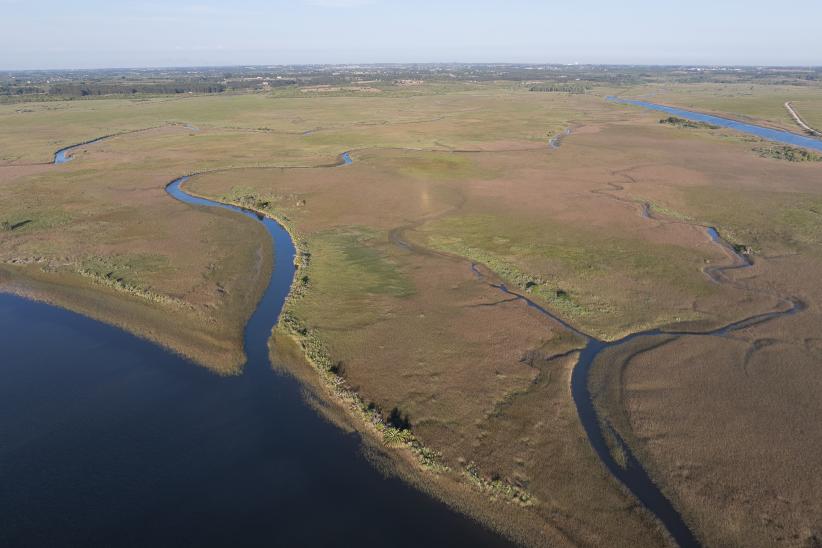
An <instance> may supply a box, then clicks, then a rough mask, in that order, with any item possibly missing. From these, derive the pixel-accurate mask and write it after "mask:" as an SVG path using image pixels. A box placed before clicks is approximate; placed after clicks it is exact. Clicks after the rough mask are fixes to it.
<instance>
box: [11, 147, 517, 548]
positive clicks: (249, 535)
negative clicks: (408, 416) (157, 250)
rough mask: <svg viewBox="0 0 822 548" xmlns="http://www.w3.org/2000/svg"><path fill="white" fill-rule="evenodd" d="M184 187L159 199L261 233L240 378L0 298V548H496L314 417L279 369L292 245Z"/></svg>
mask: <svg viewBox="0 0 822 548" xmlns="http://www.w3.org/2000/svg"><path fill="white" fill-rule="evenodd" d="M71 148H73V147H69V148H67V149H64V150H62V151H61V153H62V154H59V153H58V157H56V158H55V160H59V161H66V159H67V158H70V156H67V153H69V154H70V151H71ZM341 159H342V162H341V165H346V164H348V163H350V162H351V158H350V156H348V155H347V154H346V155H344V156H342V158H341ZM186 180H187V177H183V178H180V179H176V180H175V181H173V182H172V183H170V184H169V185H168V186H167V191H168V193H169V194H170V195H171V196H173V197H174V198H176V199H178V200H180V201H182V202H185V203H186V204H189V205H191V206H193V207H203V208H222V209H227V210H230V211H233V212H235V213H237V214H239V215H243V216H245V217H248V218H249V219H251V220H252V221H253V222H259V223H262V224H263V226H264V227H265V229H266V231H267V232H268V234H269V235H270V237H271V244H272V246H273V249H274V252H275V253H274V257H275V265H274V269H273V272H272V274H271V279H270V281H269V284H268V287H267V288H266V290H265V292H264V294H263V296H262V298H261V300H260V302H259V304H258V306H257V308H256V310H255V311H254V313H253V315H252V316H251V318H250V320H249V321H248V323H247V325H246V328H245V333H244V347H245V352H246V356H247V359H248V361H247V363H246V365H245V367H244V370H243V373H242V374H241V375H237V376H231V377H222V376H219V375H215V374H213V373H211V372H210V371H208V370H206V369H204V368H202V367H200V366H197V365H195V364H193V363H191V362H189V361H187V360H185V359H184V358H181V357H180V356H178V355H176V354H174V353H172V352H170V351H168V350H166V349H164V348H161V347H159V346H157V345H155V344H153V343H150V342H148V341H145V340H143V339H140V338H137V337H135V336H133V335H131V334H129V333H127V332H125V331H122V330H120V329H118V328H115V327H112V326H110V325H106V324H104V323H101V322H98V321H95V320H92V319H90V318H88V317H84V316H81V315H79V314H76V313H73V312H69V311H67V310H63V309H60V308H57V307H54V306H50V305H47V304H43V303H38V302H32V301H29V300H26V299H23V298H20V297H16V296H13V295H7V294H0V347H2V348H3V360H2V363H0V484H2V486H3V487H2V496H0V516H2V518H0V546H83V545H108V546H180V545H186V546H237V545H239V546H306V545H310V546H350V545H355V544H359V545H369V546H388V545H391V546H408V547H417V546H424V545H447V546H507V545H508V544H509V543H508V542H507V541H506V540H505V539H503V538H501V537H499V536H498V535H497V534H495V533H492V532H490V531H489V530H487V529H486V528H485V527H483V526H481V525H480V524H478V523H477V522H475V521H474V520H472V519H470V518H468V517H466V516H464V515H462V514H460V513H457V512H456V511H454V510H452V509H450V508H449V507H448V506H446V505H445V504H443V503H441V502H439V501H437V500H435V499H433V498H431V497H430V496H428V495H426V494H424V493H422V492H420V491H418V490H417V489H415V488H413V487H411V486H409V485H408V484H406V483H405V482H403V481H402V480H400V479H398V478H396V477H393V476H386V475H384V474H383V473H381V472H380V471H379V470H378V468H376V467H375V466H374V464H373V463H372V462H369V460H368V459H367V458H366V457H365V455H364V454H363V447H364V446H363V442H362V439H361V437H360V435H359V434H357V433H349V432H345V431H343V430H341V429H340V428H338V427H337V426H335V425H333V424H331V423H330V422H328V421H326V420H324V419H323V418H322V417H321V416H320V415H319V414H318V413H317V412H316V411H315V409H313V408H312V407H311V405H309V404H308V403H307V402H306V400H305V399H304V397H303V388H302V387H301V385H300V383H299V382H298V381H297V380H295V379H293V378H292V377H290V376H288V375H285V374H281V373H279V372H277V370H275V369H274V368H273V367H272V363H271V362H270V358H269V352H268V339H269V336H270V334H271V330H272V327H273V326H274V324H275V323H276V322H277V318H278V316H279V314H280V310H281V309H282V306H283V303H284V300H285V297H286V295H287V294H288V291H289V289H290V286H291V281H292V278H293V276H294V271H295V268H294V254H295V249H294V246H293V244H292V242H291V239H290V237H289V235H288V233H287V232H286V230H285V229H284V228H283V227H281V226H280V225H278V224H277V223H276V222H275V221H273V220H271V219H268V218H260V217H259V216H257V215H256V214H255V213H252V212H250V211H246V210H243V209H241V208H238V207H235V206H231V205H226V204H222V203H218V202H214V201H211V200H206V199H202V198H197V197H194V196H191V195H189V194H187V193H186V192H185V190H184V184H185V182H186ZM44 334H46V337H47V341H48V344H43V339H44Z"/></svg>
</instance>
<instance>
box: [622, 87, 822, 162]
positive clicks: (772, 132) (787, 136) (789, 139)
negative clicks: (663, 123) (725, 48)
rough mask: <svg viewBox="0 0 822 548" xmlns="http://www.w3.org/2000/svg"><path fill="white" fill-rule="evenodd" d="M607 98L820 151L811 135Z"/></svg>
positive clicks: (820, 142)
mask: <svg viewBox="0 0 822 548" xmlns="http://www.w3.org/2000/svg"><path fill="white" fill-rule="evenodd" d="M607 99H608V100H609V101H613V102H615V103H621V104H624V105H634V106H638V107H643V108H647V109H651V110H657V111H659V112H665V113H667V114H672V115H674V116H679V117H680V118H685V119H686V120H691V121H694V122H704V123H706V124H713V125H715V126H719V127H724V128H728V129H733V130H736V131H739V132H742V133H748V134H749V135H756V136H757V137H762V138H763V139H766V140H768V141H774V142H777V143H783V144H786V145H793V146H798V147H804V148H809V149H813V150H817V151H820V152H822V140H820V139H814V138H813V137H806V136H804V135H799V134H796V133H791V132H790V131H784V130H781V129H773V128H768V127H763V126H757V125H754V124H746V123H745V122H739V121H737V120H731V119H730V118H723V117H721V116H713V115H711V114H703V113H701V112H694V111H692V110H685V109H682V108H676V107H668V106H665V105H660V104H657V103H649V102H648V101H640V100H637V99H622V98H621V97H613V96H610V97H608V98H607Z"/></svg>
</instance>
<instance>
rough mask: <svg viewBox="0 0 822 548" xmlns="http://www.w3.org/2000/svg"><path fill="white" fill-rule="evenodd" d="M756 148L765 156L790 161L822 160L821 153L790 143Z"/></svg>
mask: <svg viewBox="0 0 822 548" xmlns="http://www.w3.org/2000/svg"><path fill="white" fill-rule="evenodd" d="M754 150H755V151H756V152H757V153H758V154H759V155H760V156H762V157H763V158H774V159H776V160H786V161H788V162H822V156H820V155H819V154H815V153H813V152H811V151H809V150H805V149H804V148H797V147H792V146H788V145H777V146H770V147H759V148H755V149H754Z"/></svg>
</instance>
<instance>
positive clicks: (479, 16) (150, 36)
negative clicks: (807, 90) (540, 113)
mask: <svg viewBox="0 0 822 548" xmlns="http://www.w3.org/2000/svg"><path fill="white" fill-rule="evenodd" d="M820 22H822V0H795V1H793V2H790V3H788V2H786V3H784V4H783V3H780V2H774V1H773V0H768V1H761V0H654V1H650V0H623V1H622V2H620V1H618V0H563V1H555V0H543V1H537V0H507V1H505V0H472V1H469V0H439V1H436V0H290V1H285V0H232V1H216V0H165V1H161V0H153V1H130V0H73V1H66V0H60V1H56V0H0V70H16V69H60V68H106V67H118V68H120V67H178V66H208V65H211V66H225V65H281V64H314V63H320V64H322V63H391V62H397V63H405V62H476V63H479V62H512V63H514V62H521V63H603V64H684V65H691V64H694V65H695V64H701V65H728V64H738V65H794V66H796V65H802V66H805V65H814V66H819V65H822V32H819V28H820Z"/></svg>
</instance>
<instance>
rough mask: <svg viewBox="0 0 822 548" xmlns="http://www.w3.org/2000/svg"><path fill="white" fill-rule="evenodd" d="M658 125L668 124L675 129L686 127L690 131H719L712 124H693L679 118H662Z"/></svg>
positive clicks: (717, 127)
mask: <svg viewBox="0 0 822 548" xmlns="http://www.w3.org/2000/svg"><path fill="white" fill-rule="evenodd" d="M659 123H660V124H668V125H671V126H676V127H686V128H691V129H719V126H715V125H714V124H708V123H706V122H694V121H691V120H686V119H685V118H679V117H677V116H668V117H667V118H663V119H662V120H660V121H659Z"/></svg>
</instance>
